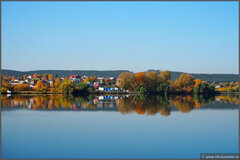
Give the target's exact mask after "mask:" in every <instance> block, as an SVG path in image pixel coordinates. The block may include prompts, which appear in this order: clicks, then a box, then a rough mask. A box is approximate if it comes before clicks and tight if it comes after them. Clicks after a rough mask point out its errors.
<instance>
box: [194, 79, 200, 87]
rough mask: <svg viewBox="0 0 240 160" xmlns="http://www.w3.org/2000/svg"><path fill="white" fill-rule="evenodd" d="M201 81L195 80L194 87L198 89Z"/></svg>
mask: <svg viewBox="0 0 240 160" xmlns="http://www.w3.org/2000/svg"><path fill="white" fill-rule="evenodd" d="M201 82H202V81H201V79H195V80H194V87H197V86H198V85H199V84H201Z"/></svg>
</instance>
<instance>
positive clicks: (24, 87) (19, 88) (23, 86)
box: [14, 84, 31, 91]
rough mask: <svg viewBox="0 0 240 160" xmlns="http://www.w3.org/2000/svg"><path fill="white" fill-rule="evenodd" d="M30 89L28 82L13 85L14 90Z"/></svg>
mask: <svg viewBox="0 0 240 160" xmlns="http://www.w3.org/2000/svg"><path fill="white" fill-rule="evenodd" d="M29 90H31V88H30V86H29V85H28V84H18V85H16V86H15V87H14V91H29Z"/></svg>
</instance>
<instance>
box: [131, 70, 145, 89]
mask: <svg viewBox="0 0 240 160" xmlns="http://www.w3.org/2000/svg"><path fill="white" fill-rule="evenodd" d="M134 81H135V85H136V87H141V86H144V84H145V81H146V74H145V73H144V72H138V73H136V74H135V76H134Z"/></svg>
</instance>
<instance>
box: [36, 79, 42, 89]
mask: <svg viewBox="0 0 240 160" xmlns="http://www.w3.org/2000/svg"><path fill="white" fill-rule="evenodd" d="M36 88H37V89H42V88H43V84H42V81H41V80H38V81H37V84H36Z"/></svg>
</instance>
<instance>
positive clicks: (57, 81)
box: [54, 78, 60, 88]
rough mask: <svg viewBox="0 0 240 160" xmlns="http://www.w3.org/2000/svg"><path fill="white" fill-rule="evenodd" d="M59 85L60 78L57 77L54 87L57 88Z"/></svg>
mask: <svg viewBox="0 0 240 160" xmlns="http://www.w3.org/2000/svg"><path fill="white" fill-rule="evenodd" d="M59 85H60V78H57V79H56V80H55V83H54V87H55V88H58V87H59Z"/></svg>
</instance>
